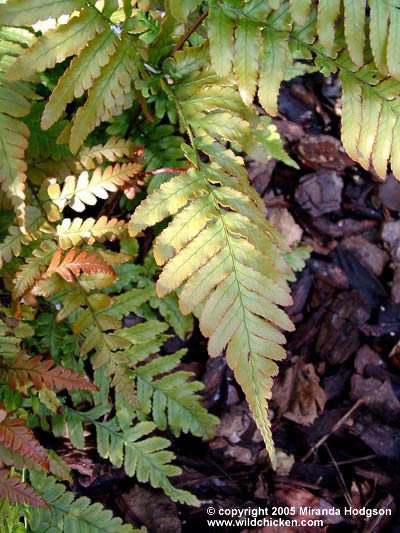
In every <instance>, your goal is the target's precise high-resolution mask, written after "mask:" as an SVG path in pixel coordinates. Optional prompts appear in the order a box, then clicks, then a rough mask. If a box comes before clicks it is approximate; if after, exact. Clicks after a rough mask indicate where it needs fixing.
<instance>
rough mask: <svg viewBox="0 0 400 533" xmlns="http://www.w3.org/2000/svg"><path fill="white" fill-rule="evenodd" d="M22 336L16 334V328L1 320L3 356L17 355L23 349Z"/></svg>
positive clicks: (0, 346)
mask: <svg viewBox="0 0 400 533" xmlns="http://www.w3.org/2000/svg"><path fill="white" fill-rule="evenodd" d="M21 341H22V339H21V336H17V335H16V331H15V328H14V330H13V329H12V328H9V327H7V325H6V324H5V323H4V322H3V321H2V320H0V353H1V356H2V357H6V358H7V357H11V358H13V357H15V356H16V355H17V354H18V353H19V352H20V350H21V347H20V345H21Z"/></svg>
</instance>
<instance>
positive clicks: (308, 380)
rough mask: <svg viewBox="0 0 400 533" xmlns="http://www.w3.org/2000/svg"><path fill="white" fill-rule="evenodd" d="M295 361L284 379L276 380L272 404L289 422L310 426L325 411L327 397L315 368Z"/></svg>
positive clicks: (287, 370) (309, 364)
mask: <svg viewBox="0 0 400 533" xmlns="http://www.w3.org/2000/svg"><path fill="white" fill-rule="evenodd" d="M293 360H294V361H295V362H296V364H295V365H294V366H291V367H289V368H287V369H286V371H285V373H284V376H283V378H282V379H280V380H275V383H274V387H273V391H272V402H273V404H274V405H276V407H277V408H278V409H279V412H280V414H281V415H282V416H284V417H285V418H287V419H288V420H292V421H293V422H296V423H297V424H301V425H303V426H309V425H310V424H312V423H313V422H314V420H315V419H316V418H317V417H318V416H319V414H320V413H321V412H322V411H323V409H324V407H325V403H326V400H327V396H326V393H325V391H324V390H323V388H322V387H321V386H320V383H319V376H318V375H317V373H316V372H315V368H314V366H313V365H312V364H311V363H307V364H303V363H302V362H301V361H299V360H298V359H297V360H296V358H293Z"/></svg>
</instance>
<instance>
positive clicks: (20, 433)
mask: <svg viewBox="0 0 400 533" xmlns="http://www.w3.org/2000/svg"><path fill="white" fill-rule="evenodd" d="M0 442H1V443H2V444H4V446H5V447H6V448H11V449H13V450H15V451H16V452H19V453H20V454H21V455H22V456H24V457H29V458H30V459H33V460H34V461H35V462H37V463H38V464H40V465H41V466H43V467H44V468H45V469H46V470H48V469H49V458H48V456H47V452H46V450H45V449H44V448H42V446H41V445H40V444H39V442H38V441H37V440H36V438H35V436H34V434H33V432H32V430H30V429H29V428H28V427H26V426H25V422H24V420H21V419H20V418H11V417H10V416H9V414H8V413H7V412H6V411H4V410H3V409H0Z"/></svg>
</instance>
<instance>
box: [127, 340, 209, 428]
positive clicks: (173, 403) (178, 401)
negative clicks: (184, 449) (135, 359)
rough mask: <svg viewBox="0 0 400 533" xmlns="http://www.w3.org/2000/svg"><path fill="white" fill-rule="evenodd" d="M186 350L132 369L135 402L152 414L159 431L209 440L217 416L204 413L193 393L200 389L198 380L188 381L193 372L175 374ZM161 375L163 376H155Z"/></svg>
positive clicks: (201, 386)
mask: <svg viewBox="0 0 400 533" xmlns="http://www.w3.org/2000/svg"><path fill="white" fill-rule="evenodd" d="M185 353H186V350H181V351H179V352H177V353H175V354H172V355H165V356H163V357H157V358H155V359H153V360H152V361H151V362H149V363H146V364H143V365H140V366H137V367H136V368H134V369H133V370H132V374H133V376H135V378H136V388H137V401H138V404H139V407H140V409H141V410H143V412H144V413H147V414H149V413H151V414H152V417H153V420H154V422H155V424H156V425H157V427H158V428H159V429H164V430H165V429H167V427H170V428H171V431H172V433H173V434H174V435H176V436H179V435H180V433H181V431H183V432H184V433H188V432H190V433H192V434H193V435H196V436H197V437H204V438H211V437H213V436H214V434H215V426H216V424H218V419H217V417H215V416H213V415H211V414H209V413H207V410H206V409H205V408H204V407H203V406H202V405H201V403H200V396H199V395H197V394H196V392H198V391H200V390H202V389H203V387H204V385H203V384H202V383H200V382H199V381H189V380H190V379H191V378H192V377H193V373H192V372H184V371H174V369H176V367H177V366H178V365H179V363H180V361H181V359H182V357H183V355H185ZM160 374H166V375H164V376H163V377H161V378H160V377H158V378H157V376H159V375H160Z"/></svg>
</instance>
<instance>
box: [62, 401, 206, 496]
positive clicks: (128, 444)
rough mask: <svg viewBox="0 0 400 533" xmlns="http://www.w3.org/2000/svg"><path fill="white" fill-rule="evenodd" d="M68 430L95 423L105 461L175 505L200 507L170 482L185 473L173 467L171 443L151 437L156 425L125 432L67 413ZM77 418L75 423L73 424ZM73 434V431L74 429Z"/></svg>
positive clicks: (87, 415)
mask: <svg viewBox="0 0 400 533" xmlns="http://www.w3.org/2000/svg"><path fill="white" fill-rule="evenodd" d="M65 412H66V423H67V426H68V425H69V424H70V423H71V422H72V425H73V426H74V425H76V424H77V423H78V420H80V423H81V424H82V422H91V423H92V424H94V426H95V427H96V434H97V450H98V452H99V454H100V455H101V457H103V458H104V459H109V460H110V461H111V462H112V464H113V465H114V466H116V467H117V468H120V467H121V466H122V465H123V466H124V469H125V471H126V473H127V474H128V476H136V478H137V479H138V481H140V482H143V483H145V482H148V481H149V482H150V484H151V485H152V487H154V488H161V489H162V490H163V491H164V492H165V494H167V495H168V496H169V497H170V498H171V499H172V500H173V501H178V502H181V503H186V504H188V505H198V500H197V498H196V497H195V496H193V495H192V494H190V492H187V491H185V490H181V489H176V488H175V487H174V486H173V485H172V484H171V482H170V480H169V478H170V477H173V476H177V475H179V474H180V473H181V470H180V468H178V467H177V466H175V465H173V464H171V461H173V459H174V458H175V456H174V454H173V453H172V452H171V451H169V450H167V449H166V448H168V446H169V444H170V442H169V441H168V439H165V438H163V437H152V436H149V435H150V434H151V433H152V432H153V431H154V430H155V429H156V426H155V424H153V423H152V422H139V423H137V424H135V426H133V427H129V428H126V429H124V430H121V429H120V428H119V427H118V423H117V421H116V420H115V419H111V420H109V421H107V422H98V421H97V420H94V419H93V418H92V416H91V415H90V413H84V412H82V411H73V410H72V409H69V408H68V409H65ZM71 415H73V418H74V419H73V421H71ZM72 431H73V429H72Z"/></svg>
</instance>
